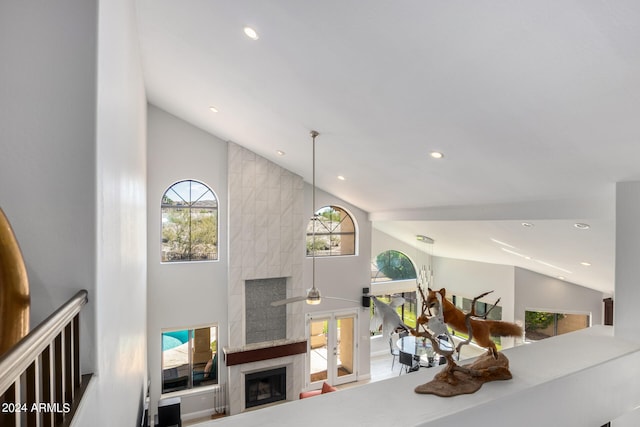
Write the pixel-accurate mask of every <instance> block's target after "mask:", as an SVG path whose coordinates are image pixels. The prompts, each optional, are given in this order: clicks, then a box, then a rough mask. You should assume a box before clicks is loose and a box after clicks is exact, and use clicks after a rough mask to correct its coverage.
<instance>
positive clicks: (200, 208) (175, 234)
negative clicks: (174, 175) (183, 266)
mask: <svg viewBox="0 0 640 427" xmlns="http://www.w3.org/2000/svg"><path fill="white" fill-rule="evenodd" d="M161 245H162V255H161V261H162V262H180V261H209V260H217V259H218V200H217V198H216V196H215V194H214V193H213V191H212V190H211V189H210V188H209V187H208V186H207V185H205V184H203V183H202V182H199V181H193V180H185V181H180V182H177V183H175V184H174V185H172V186H171V187H169V189H168V190H167V191H166V192H165V193H164V195H163V196H162V243H161Z"/></svg>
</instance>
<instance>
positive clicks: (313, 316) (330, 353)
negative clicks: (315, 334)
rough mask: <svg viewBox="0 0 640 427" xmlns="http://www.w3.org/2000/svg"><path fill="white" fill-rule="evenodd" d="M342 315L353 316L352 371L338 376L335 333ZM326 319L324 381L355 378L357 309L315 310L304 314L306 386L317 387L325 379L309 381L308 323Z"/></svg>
mask: <svg viewBox="0 0 640 427" xmlns="http://www.w3.org/2000/svg"><path fill="white" fill-rule="evenodd" d="M343 317H353V329H354V330H353V365H354V366H353V372H352V373H351V374H349V375H343V376H338V375H337V363H338V360H337V359H338V358H337V350H338V339H337V338H338V337H337V336H336V335H337V328H338V324H337V320H338V319H339V318H343ZM322 320H324V321H327V322H328V332H327V379H326V382H327V383H329V384H331V385H339V384H344V383H348V382H353V381H356V380H357V371H358V359H359V357H358V356H359V355H358V337H359V335H358V310H356V309H350V310H339V311H327V312H315V313H307V314H306V321H305V324H306V332H305V333H306V336H307V359H306V363H305V364H306V369H305V375H306V379H305V384H306V385H307V387H308V388H311V389H313V388H319V387H321V386H322V383H323V382H324V381H325V380H321V381H316V382H314V383H311V379H310V376H311V363H310V359H311V351H312V350H311V339H310V325H311V321H322Z"/></svg>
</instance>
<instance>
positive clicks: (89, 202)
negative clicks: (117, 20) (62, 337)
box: [0, 0, 97, 372]
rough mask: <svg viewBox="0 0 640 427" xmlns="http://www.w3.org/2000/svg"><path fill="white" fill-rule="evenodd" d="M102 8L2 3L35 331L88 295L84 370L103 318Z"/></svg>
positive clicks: (4, 74)
mask: <svg viewBox="0 0 640 427" xmlns="http://www.w3.org/2000/svg"><path fill="white" fill-rule="evenodd" d="M96 16H97V2H95V1H93V2H92V1H68V0H65V1H59V2H55V3H54V2H37V4H36V3H33V2H18V1H3V2H0V58H2V59H1V61H2V65H1V66H0V182H1V183H2V184H0V207H2V209H3V210H4V211H5V214H6V215H7V217H8V219H9V221H10V222H11V225H12V227H13V230H14V232H15V234H16V238H17V240H18V243H19V245H20V247H21V249H22V253H23V256H24V260H25V264H26V267H27V274H28V276H29V283H30V288H31V325H32V326H35V325H37V324H38V323H40V322H41V321H42V320H44V319H45V318H46V317H47V316H48V315H49V314H51V313H52V312H53V311H54V310H56V309H57V308H58V307H59V306H60V305H62V304H63V303H64V302H66V301H67V300H68V299H69V298H70V297H71V296H73V295H74V294H75V293H76V292H77V291H78V290H80V289H87V290H88V291H89V304H88V305H87V306H85V308H84V309H83V313H82V315H81V339H82V352H81V358H82V370H83V372H92V371H93V370H94V369H95V367H96V366H95V361H94V357H95V354H94V351H93V349H94V346H95V338H94V336H95V333H94V328H95V326H94V318H95V307H96V304H95V291H96V285H95V246H96V245H95V233H96V220H95V215H96V213H95V186H96V178H95V172H96V171H95V155H96V152H95V144H94V140H95V131H96V119H95V115H96V106H95V102H96V81H95V80H96V31H97V29H96V25H97V23H96Z"/></svg>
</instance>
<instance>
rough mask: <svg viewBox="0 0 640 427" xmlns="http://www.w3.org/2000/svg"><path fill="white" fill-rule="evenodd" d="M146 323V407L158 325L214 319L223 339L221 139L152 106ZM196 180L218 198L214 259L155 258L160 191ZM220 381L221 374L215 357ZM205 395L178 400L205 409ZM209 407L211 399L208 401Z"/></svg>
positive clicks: (157, 373) (157, 380)
mask: <svg viewBox="0 0 640 427" xmlns="http://www.w3.org/2000/svg"><path fill="white" fill-rule="evenodd" d="M147 153H148V171H147V176H148V198H147V204H148V207H149V209H148V215H147V238H148V244H147V260H148V270H147V271H148V278H149V285H148V292H147V295H148V299H147V303H148V325H147V344H148V349H149V350H148V352H149V357H148V360H149V375H150V379H151V390H150V397H151V399H150V412H151V414H152V416H153V414H155V412H156V410H157V403H158V399H159V398H160V394H161V385H162V371H161V360H160V359H161V350H162V342H161V335H160V334H161V331H162V329H167V328H190V327H194V326H202V325H208V324H213V323H217V324H218V326H219V328H218V333H219V336H218V348H219V349H221V348H222V347H223V346H225V345H227V344H226V343H227V341H228V338H227V335H226V334H227V329H228V328H227V319H228V312H227V282H228V281H227V267H228V263H229V260H228V251H227V228H228V227H227V224H228V220H227V206H228V197H227V143H226V142H223V141H221V140H220V139H218V138H216V137H215V136H213V135H211V134H209V133H206V132H204V131H202V130H200V129H198V128H196V127H194V126H192V125H190V124H188V123H187V122H185V121H183V120H181V119H179V118H177V117H175V116H173V115H171V114H169V113H167V112H165V111H163V110H161V109H159V108H157V107H155V106H153V105H150V106H149V113H148V146H147ZM184 179H195V180H198V181H202V182H204V183H205V184H207V185H209V187H210V188H211V189H212V190H213V191H214V193H215V194H216V196H217V198H218V227H219V229H218V242H219V245H218V261H211V262H185V263H165V264H162V263H161V262H160V255H161V253H160V252H161V249H160V248H161V214H160V202H161V199H162V195H163V194H164V192H165V191H166V190H167V189H168V188H169V187H170V186H171V185H173V184H175V183H176V182H177V181H181V180H184ZM218 361H219V373H218V375H219V376H218V378H219V379H220V382H224V381H225V379H226V371H227V370H226V369H225V367H224V363H223V358H222V357H219V358H218ZM207 399H208V397H207V396H194V397H192V398H191V399H190V400H191V401H190V402H186V401H185V400H188V398H186V397H185V398H183V401H184V406H186V407H190V408H193V410H194V411H198V410H206V409H207V406H206V404H205V405H203V406H202V407H200V406H198V402H200V401H201V400H203V402H206V403H208V400H207ZM208 408H211V405H209V406H208Z"/></svg>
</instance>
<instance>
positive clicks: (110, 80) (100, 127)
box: [70, 0, 147, 427]
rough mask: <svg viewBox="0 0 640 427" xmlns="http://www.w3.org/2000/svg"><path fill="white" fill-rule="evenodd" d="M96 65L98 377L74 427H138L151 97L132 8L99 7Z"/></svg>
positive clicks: (122, 1) (143, 373) (119, 4)
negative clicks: (147, 93)
mask: <svg viewBox="0 0 640 427" xmlns="http://www.w3.org/2000/svg"><path fill="white" fill-rule="evenodd" d="M78 3H82V2H78ZM75 20H77V18H76V17H74V16H73V14H71V18H70V21H71V22H75ZM97 61H98V68H97V84H98V87H97V112H96V116H97V128H96V147H97V148H96V168H95V175H96V176H97V181H96V190H95V197H94V199H95V203H96V221H97V223H96V236H97V242H96V243H97V245H96V246H97V249H96V252H95V253H96V255H95V256H96V292H95V293H94V295H93V300H94V301H95V303H96V306H95V310H96V329H95V336H96V362H97V369H96V377H95V381H94V383H93V384H92V385H91V386H90V388H89V390H88V391H87V394H86V396H85V397H84V398H83V401H82V407H81V409H80V410H79V412H78V413H77V414H76V417H75V418H74V422H73V425H75V426H87V425H92V426H105V427H106V426H114V425H122V426H124V425H132V424H133V423H134V422H139V420H140V419H141V416H142V410H143V403H144V398H145V395H146V378H147V357H146V356H147V355H146V351H147V348H146V341H145V334H146V296H147V295H146V290H147V275H146V262H147V256H146V243H147V242H146V228H145V222H146V97H145V92H144V83H143V79H142V69H141V64H140V52H139V50H138V36H137V27H136V11H135V5H134V4H132V3H131V2H128V1H126V0H116V1H109V2H100V3H99V9H98V56H97ZM89 298H90V299H91V298H92V296H91V295H90V296H89Z"/></svg>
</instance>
